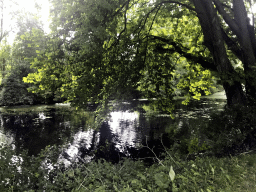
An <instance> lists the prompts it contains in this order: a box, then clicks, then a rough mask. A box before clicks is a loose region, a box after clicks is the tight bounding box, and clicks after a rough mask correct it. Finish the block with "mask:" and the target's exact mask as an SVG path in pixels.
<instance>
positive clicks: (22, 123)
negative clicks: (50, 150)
mask: <svg viewBox="0 0 256 192" xmlns="http://www.w3.org/2000/svg"><path fill="white" fill-rule="evenodd" d="M55 112H56V110H55V109H51V110H50V111H47V113H45V112H40V113H25V114H24V113H23V114H10V115H6V114H3V115H2V126H3V128H4V131H5V132H11V133H12V136H13V138H14V142H15V146H16V150H17V153H19V152H20V151H21V150H23V149H26V150H28V154H29V155H36V154H38V153H39V152H40V151H41V149H44V148H45V147H46V146H48V145H54V144H56V145H62V144H63V143H64V141H65V140H66V139H65V138H70V137H71V131H70V123H69V121H67V119H66V117H64V116H57V115H55ZM46 116H47V117H46ZM63 122H65V123H63Z"/></svg>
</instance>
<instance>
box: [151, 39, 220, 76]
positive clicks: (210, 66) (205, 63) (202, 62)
mask: <svg viewBox="0 0 256 192" xmlns="http://www.w3.org/2000/svg"><path fill="white" fill-rule="evenodd" d="M150 39H152V40H159V41H162V42H164V43H166V44H168V45H172V46H173V48H171V49H165V48H162V47H158V51H160V52H165V53H167V52H169V53H174V52H177V53H179V54H180V55H182V56H183V57H185V58H186V59H188V60H190V61H193V62H195V63H198V64H200V65H201V66H202V67H203V68H205V69H209V70H211V71H217V68H216V66H215V65H214V63H213V61H212V62H211V61H208V60H207V58H205V57H203V56H200V55H193V54H191V53H188V50H187V49H186V48H185V47H183V46H182V45H179V44H178V43H175V42H173V41H171V40H169V39H166V38H163V37H159V36H154V35H150Z"/></svg>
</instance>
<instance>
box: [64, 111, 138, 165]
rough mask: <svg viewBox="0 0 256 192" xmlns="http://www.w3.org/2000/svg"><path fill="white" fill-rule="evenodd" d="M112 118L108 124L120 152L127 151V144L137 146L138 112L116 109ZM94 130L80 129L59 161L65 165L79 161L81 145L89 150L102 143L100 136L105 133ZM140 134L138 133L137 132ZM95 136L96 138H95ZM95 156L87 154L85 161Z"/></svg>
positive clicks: (113, 140) (111, 114) (112, 113)
mask: <svg viewBox="0 0 256 192" xmlns="http://www.w3.org/2000/svg"><path fill="white" fill-rule="evenodd" d="M110 116H111V118H110V119H109V121H107V122H106V123H107V125H108V126H109V129H110V132H111V133H110V134H111V135H112V136H113V137H112V141H109V142H113V143H115V144H116V145H115V147H116V148H117V149H118V150H119V152H122V153H124V152H125V146H130V147H135V140H136V130H135V127H136V126H137V124H138V116H139V115H138V113H135V112H123V111H115V112H111V113H110ZM93 133H94V130H88V131H80V132H78V133H76V134H75V135H74V140H73V142H72V143H70V144H69V145H68V148H67V149H66V150H65V152H64V155H63V154H62V155H61V156H60V158H59V161H61V162H63V163H64V164H65V165H70V164H71V162H74V161H77V160H78V159H77V158H80V155H79V148H80V147H81V145H82V146H83V148H86V149H87V150H89V149H91V150H94V149H92V146H94V145H95V147H97V146H98V145H99V143H100V138H102V137H103V138H104V137H105V135H100V134H103V133H101V132H97V133H96V135H94V134H93ZM137 134H138V133H137ZM100 136H102V137H100ZM93 137H95V138H93ZM93 139H94V143H93ZM93 157H94V156H93V155H91V156H90V155H86V156H85V157H84V159H83V161H84V162H88V161H90V160H91V159H92V158H93Z"/></svg>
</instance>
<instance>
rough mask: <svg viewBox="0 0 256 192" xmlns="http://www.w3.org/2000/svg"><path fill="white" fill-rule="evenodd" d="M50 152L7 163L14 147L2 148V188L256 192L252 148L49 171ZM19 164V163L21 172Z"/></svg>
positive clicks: (0, 172) (102, 161)
mask: <svg viewBox="0 0 256 192" xmlns="http://www.w3.org/2000/svg"><path fill="white" fill-rule="evenodd" d="M52 151H53V149H52V148H47V149H46V150H45V151H43V152H42V153H41V155H40V156H38V157H31V158H24V160H23V161H17V163H16V164H15V165H14V164H12V163H11V162H10V159H11V157H12V156H13V154H12V153H13V152H12V151H11V150H10V149H7V148H5V149H2V150H1V159H0V176H1V183H0V191H3V192H4V191H30V192H32V191H44V190H45V191H47V192H48V191H54V192H55V191H109V192H110V191H111V192H113V191H121V192H128V191H138V192H139V191H156V192H157V191H159V192H160V191H161V192H163V191H196V192H197V191H223V192H224V191H225V192H228V191H232V192H234V191H243V192H244V191H256V154H254V153H243V154H240V155H237V156H232V157H223V158H216V157H196V158H195V159H194V160H187V159H186V158H185V159H184V157H181V156H179V155H178V154H175V153H171V152H169V153H168V154H166V157H165V159H162V160H160V159H157V158H156V163H155V164H153V165H152V166H150V167H146V166H145V165H144V163H143V162H142V161H140V160H137V161H132V160H130V159H125V160H123V161H121V162H120V163H118V164H111V163H109V162H106V161H104V160H101V161H98V162H91V163H87V164H76V165H74V166H73V167H69V168H63V167H62V169H61V168H55V169H54V170H51V171H49V170H47V169H44V168H42V166H40V164H41V161H42V159H45V158H47V159H48V162H50V161H51V160H50V158H49V157H50V156H49V155H54V153H52ZM50 153H52V154H50ZM55 155H56V154H55ZM17 166H22V169H21V171H18V170H17ZM171 167H173V171H174V172H172V171H171ZM47 171H49V172H47ZM174 173H175V176H174ZM170 176H172V179H173V177H174V180H173V181H172V180H171V177H170Z"/></svg>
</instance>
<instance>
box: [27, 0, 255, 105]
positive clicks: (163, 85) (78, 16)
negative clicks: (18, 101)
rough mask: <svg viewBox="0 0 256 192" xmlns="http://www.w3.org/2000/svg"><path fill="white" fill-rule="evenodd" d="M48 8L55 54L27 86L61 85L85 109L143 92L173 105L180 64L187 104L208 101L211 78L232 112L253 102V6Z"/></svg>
mask: <svg viewBox="0 0 256 192" xmlns="http://www.w3.org/2000/svg"><path fill="white" fill-rule="evenodd" d="M51 2H52V4H53V7H54V9H53V10H52V31H53V32H54V34H55V37H52V38H54V39H55V44H54V45H55V46H53V47H55V50H54V52H53V51H52V48H50V47H49V49H48V50H47V51H46V52H45V53H44V54H42V55H41V56H40V57H41V58H44V59H41V60H38V61H37V62H35V63H34V66H35V67H36V68H37V69H38V71H37V72H36V73H34V74H29V75H28V77H27V78H26V79H25V80H26V81H28V82H34V83H38V84H40V86H41V88H42V89H47V88H49V87H53V86H52V85H53V84H54V86H55V87H56V82H58V85H57V86H58V89H59V90H60V91H62V92H63V94H64V95H68V96H70V97H69V99H70V100H73V101H74V102H75V103H80V104H81V103H84V102H85V103H86V102H88V101H90V102H91V101H92V102H95V101H102V100H103V101H107V100H108V99H111V98H117V97H120V98H121V96H122V95H126V93H127V92H130V91H131V90H134V89H139V90H140V91H141V92H143V94H144V95H145V96H147V97H157V98H159V100H160V98H162V99H161V101H162V104H163V105H168V104H169V103H170V101H171V100H172V97H173V92H174V90H175V84H173V82H175V81H173V79H174V77H175V76H176V75H177V69H178V67H177V65H179V66H180V65H183V66H185V67H184V71H187V72H184V73H183V74H181V75H182V76H181V77H180V80H179V82H178V83H176V84H178V85H179V86H180V87H184V88H189V95H188V98H189V97H190V96H194V97H195V98H199V97H200V95H201V91H203V92H205V93H206V94H208V91H207V90H208V89H209V88H210V87H211V84H212V74H214V76H217V77H218V78H219V79H220V80H221V81H220V82H221V84H222V85H223V87H224V89H225V92H226V95H227V104H228V105H229V106H233V105H237V104H238V105H247V104H251V103H253V98H255V96H256V95H255V94H256V88H255V80H256V79H255V78H256V77H255V75H254V74H255V57H256V52H255V50H256V40H255V32H254V21H253V23H252V25H251V23H250V22H249V21H248V13H249V7H250V6H252V3H253V2H252V1H246V2H244V1H243V0H233V1H232V0H179V1H172V0H167V1H165V0H155V1H146V0H137V1H136V0H111V1H110V0H99V1H92V0H76V1H71V0H65V1H61V2H60V1H59V0H52V1H51ZM52 42H53V41H52ZM50 45H51V46H52V44H50ZM57 60H59V61H58V64H57V63H56V62H57ZM60 61H61V62H60ZM53 63H55V64H53ZM239 63H240V67H236V66H237V65H235V64H239ZM59 68H61V69H62V70H59ZM63 70H64V71H65V72H64V74H65V75H64V76H63ZM50 74H51V75H50ZM52 78H54V81H53V82H54V83H51V80H52ZM243 84H244V85H245V91H244V90H243V87H242V85H243ZM40 86H38V90H39V89H40Z"/></svg>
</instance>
